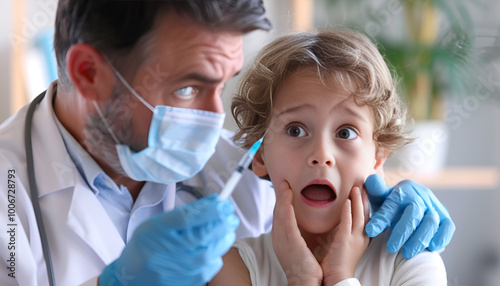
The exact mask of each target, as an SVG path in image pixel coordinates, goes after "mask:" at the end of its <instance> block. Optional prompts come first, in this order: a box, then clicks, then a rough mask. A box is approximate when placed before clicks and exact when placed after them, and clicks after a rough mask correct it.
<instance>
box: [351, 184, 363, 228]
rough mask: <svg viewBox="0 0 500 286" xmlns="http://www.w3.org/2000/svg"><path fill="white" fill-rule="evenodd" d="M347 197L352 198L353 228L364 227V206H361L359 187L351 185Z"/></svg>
mask: <svg viewBox="0 0 500 286" xmlns="http://www.w3.org/2000/svg"><path fill="white" fill-rule="evenodd" d="M349 197H350V198H351V200H352V220H353V229H358V228H364V225H365V208H364V206H363V199H362V197H361V190H360V188H359V187H357V186H354V187H352V190H351V193H350V195H349Z"/></svg>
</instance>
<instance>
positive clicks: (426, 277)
mask: <svg viewBox="0 0 500 286" xmlns="http://www.w3.org/2000/svg"><path fill="white" fill-rule="evenodd" d="M389 235H390V232H388V231H386V232H384V233H382V234H381V235H379V236H377V237H375V238H373V239H372V240H371V242H370V245H369V246H368V248H367V249H366V251H365V253H364V255H363V257H361V260H360V261H359V263H358V266H357V267H356V271H355V273H354V276H355V278H357V279H358V280H359V282H360V283H361V285H370V286H373V285H384V286H389V285H390V286H396V285H405V286H406V285H433V286H434V285H447V280H446V270H445V267H444V264H443V261H442V259H441V257H440V256H439V254H438V253H436V252H429V251H423V252H422V253H420V254H417V255H416V256H415V257H413V258H412V259H410V260H406V259H404V258H403V255H402V254H401V252H397V253H389V252H388V251H387V249H386V244H387V240H388V238H389ZM234 247H235V248H236V249H238V252H239V254H240V256H241V258H242V260H243V262H244V263H245V265H246V267H247V268H248V271H249V273H250V279H251V281H252V285H253V286H261V285H266V286H267V285H273V286H279V285H288V282H287V278H286V276H285V273H284V272H283V269H282V268H281V265H280V264H279V261H278V258H277V257H276V254H275V253H274V249H273V243H272V237H271V233H270V232H269V233H266V234H263V235H261V236H259V237H256V238H245V239H241V240H238V241H236V243H235V244H234ZM294 271H301V270H300V269H295V270H294ZM348 280H349V281H346V280H344V281H343V282H342V283H338V284H337V285H359V284H358V283H357V281H356V280H355V279H348ZM353 280H354V281H353ZM353 282H354V283H353ZM343 283H345V284H343Z"/></svg>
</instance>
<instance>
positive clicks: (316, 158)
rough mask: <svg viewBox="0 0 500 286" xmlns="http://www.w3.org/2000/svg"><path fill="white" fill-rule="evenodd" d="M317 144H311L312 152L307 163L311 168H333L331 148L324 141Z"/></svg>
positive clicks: (333, 159)
mask: <svg viewBox="0 0 500 286" xmlns="http://www.w3.org/2000/svg"><path fill="white" fill-rule="evenodd" d="M318 141H320V142H317V144H313V145H312V148H313V151H312V152H311V156H310V157H309V159H308V163H309V165H310V166H311V167H313V166H327V167H333V166H334V165H335V158H334V156H333V147H332V146H331V144H329V143H328V142H326V140H318Z"/></svg>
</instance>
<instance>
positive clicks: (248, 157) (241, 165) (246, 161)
mask: <svg viewBox="0 0 500 286" xmlns="http://www.w3.org/2000/svg"><path fill="white" fill-rule="evenodd" d="M260 144H262V138H261V139H259V140H258V141H257V142H255V143H254V144H253V145H252V147H250V149H249V150H248V152H246V153H245V155H243V157H242V158H241V159H240V161H239V162H238V166H236V169H235V170H234V171H233V173H232V174H231V177H229V180H227V183H226V185H225V186H224V188H222V191H221V192H220V193H219V199H221V200H223V199H227V198H228V197H229V196H230V195H231V193H233V191H234V188H235V187H236V185H237V184H238V182H239V181H240V179H241V175H242V174H243V171H245V170H246V168H248V166H249V165H250V163H251V162H252V160H253V156H255V153H257V150H259V148H260Z"/></svg>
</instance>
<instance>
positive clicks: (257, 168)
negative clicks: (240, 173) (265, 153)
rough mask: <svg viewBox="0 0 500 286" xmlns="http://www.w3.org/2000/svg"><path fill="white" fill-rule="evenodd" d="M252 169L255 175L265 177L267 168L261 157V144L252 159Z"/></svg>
mask: <svg viewBox="0 0 500 286" xmlns="http://www.w3.org/2000/svg"><path fill="white" fill-rule="evenodd" d="M252 171H253V172H254V173H255V175H257V177H259V178H262V177H267V168H266V163H264V159H263V158H262V146H261V147H260V148H259V150H257V152H256V153H255V156H254V157H253V160H252Z"/></svg>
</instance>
